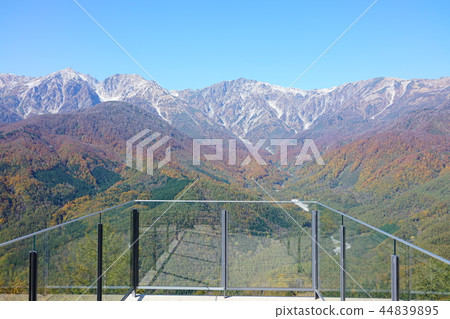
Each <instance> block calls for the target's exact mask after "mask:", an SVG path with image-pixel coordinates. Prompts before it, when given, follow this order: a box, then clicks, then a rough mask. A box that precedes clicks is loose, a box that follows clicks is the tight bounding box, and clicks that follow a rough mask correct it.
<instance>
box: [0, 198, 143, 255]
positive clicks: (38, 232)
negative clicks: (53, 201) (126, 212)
mask: <svg viewBox="0 0 450 319" xmlns="http://www.w3.org/2000/svg"><path fill="white" fill-rule="evenodd" d="M133 202H134V200H131V201H128V202H125V203H122V204H119V205H116V206H113V207H109V208H105V209H103V210H101V211H98V212H95V213H91V214H88V215H85V216H81V217H77V218H74V219H71V220H69V221H67V222H64V223H61V224H58V225H55V226H52V227H49V228H45V229H42V230H38V231H37V232H34V233H31V234H28V235H24V236H21V237H18V238H14V239H11V240H8V241H5V242H4V243H1V244H0V247H3V246H6V245H9V244H12V243H15V242H18V241H21V240H24V239H27V238H30V237H33V236H36V235H39V234H43V233H45V232H48V231H50V230H52V229H56V228H59V227H62V226H66V225H68V224H72V223H74V222H77V221H80V220H82V219H85V218H88V217H91V216H95V215H98V214H101V213H105V212H107V211H109V210H113V209H116V208H119V207H122V206H125V205H127V204H129V203H133Z"/></svg>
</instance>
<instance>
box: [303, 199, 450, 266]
mask: <svg viewBox="0 0 450 319" xmlns="http://www.w3.org/2000/svg"><path fill="white" fill-rule="evenodd" d="M310 203H312V204H317V205H320V206H322V207H324V208H327V209H329V210H331V211H332V212H335V213H337V214H339V215H341V216H344V217H346V218H348V219H350V220H353V221H354V222H356V223H359V224H361V225H364V226H366V227H368V228H370V229H372V230H375V231H376V232H378V233H380V234H383V235H385V236H387V237H390V238H392V239H394V240H396V241H398V242H400V243H402V244H405V245H407V246H409V247H411V248H413V249H416V250H418V251H420V252H422V253H424V254H427V255H428V256H430V257H433V258H435V259H437V260H439V261H442V262H444V263H446V264H447V265H450V260H447V259H445V258H444V257H441V256H439V255H436V254H433V253H432V252H430V251H428V250H425V249H423V248H420V247H419V246H416V245H414V244H411V243H410V242H408V241H406V240H404V239H401V238H399V237H397V236H394V235H391V234H389V233H387V232H385V231H383V230H381V229H379V228H376V227H375V226H372V225H369V224H367V223H365V222H362V221H360V220H359V219H356V218H354V217H352V216H350V215H347V214H345V213H343V212H340V211H338V210H336V209H334V208H331V207H329V206H327V205H325V204H322V203H321V202H317V201H313V202H310Z"/></svg>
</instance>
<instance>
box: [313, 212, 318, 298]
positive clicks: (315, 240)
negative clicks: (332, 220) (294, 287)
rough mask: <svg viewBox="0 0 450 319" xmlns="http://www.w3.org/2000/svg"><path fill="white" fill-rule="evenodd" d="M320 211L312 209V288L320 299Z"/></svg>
mask: <svg viewBox="0 0 450 319" xmlns="http://www.w3.org/2000/svg"><path fill="white" fill-rule="evenodd" d="M318 215H319V212H318V211H317V210H312V211H311V219H312V222H311V235H312V247H311V248H312V249H311V252H312V288H313V290H314V298H315V299H319V295H318V293H317V291H318V290H319V218H318V217H319V216H318Z"/></svg>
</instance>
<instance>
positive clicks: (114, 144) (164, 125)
mask: <svg viewBox="0 0 450 319" xmlns="http://www.w3.org/2000/svg"><path fill="white" fill-rule="evenodd" d="M144 129H150V131H151V132H159V133H161V134H162V135H167V136H169V137H171V139H170V140H169V141H168V142H167V145H168V146H170V147H171V161H170V162H169V163H168V164H167V165H165V166H164V167H162V168H161V169H158V170H155V171H154V175H153V176H152V175H148V174H146V173H145V172H139V171H137V170H136V169H131V168H128V167H126V166H125V145H126V140H127V139H129V138H130V137H132V136H133V135H135V134H136V133H139V132H140V131H142V130H144ZM206 151H207V150H206ZM238 151H239V146H238ZM225 152H226V151H225ZM164 155H165V148H164V147H162V148H160V149H158V150H157V151H156V153H155V158H156V159H159V158H162V157H163V156H164ZM275 171H276V172H275ZM277 172H278V171H277V170H276V169H275V168H274V167H271V166H268V167H263V168H262V169H261V168H259V167H255V166H253V165H249V166H246V167H242V168H241V167H237V166H228V165H226V164H225V163H223V162H202V164H201V165H199V166H193V165H192V139H191V138H190V137H189V136H187V135H186V134H184V133H182V132H181V131H179V130H177V129H176V128H174V127H173V126H172V125H170V124H169V123H168V122H167V121H165V120H163V119H161V118H160V117H158V116H157V115H155V114H153V113H150V112H147V111H145V110H142V109H139V108H137V107H135V106H132V105H131V104H128V103H124V102H105V103H100V104H98V105H96V106H94V107H92V108H87V109H84V110H81V111H79V112H75V113H61V114H46V115H40V116H33V117H30V118H28V119H26V120H23V121H20V122H15V123H10V124H3V125H0V241H3V240H7V239H11V238H14V237H17V236H18V235H23V234H26V233H29V232H32V231H36V230H39V229H42V228H45V227H48V226H49V225H51V224H54V223H59V222H61V221H63V220H68V219H71V218H74V217H76V216H80V215H83V214H86V213H88V212H94V211H97V210H100V209H104V208H107V207H110V206H114V205H116V204H119V203H122V202H125V201H129V200H134V199H138V198H141V199H149V198H157V199H164V198H165V199H173V197H174V196H175V195H177V194H178V193H179V192H181V191H182V190H183V189H184V188H185V187H186V186H187V185H188V184H190V183H192V182H193V181H194V180H196V179H197V178H200V182H199V183H200V184H199V185H203V186H202V187H205V190H198V189H195V192H197V193H199V194H204V196H211V198H219V197H221V198H248V197H249V196H255V194H253V192H252V191H251V190H248V189H247V190H246V189H244V185H245V179H246V178H248V177H252V176H254V177H257V176H259V175H258V174H261V175H263V176H266V175H271V176H272V178H278V179H279V178H280V177H279V173H277ZM277 176H278V177H277ZM192 191H194V190H192ZM252 218H253V217H252ZM252 218H250V220H251V219H252Z"/></svg>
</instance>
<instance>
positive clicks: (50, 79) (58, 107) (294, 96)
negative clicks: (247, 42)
mask: <svg viewBox="0 0 450 319" xmlns="http://www.w3.org/2000/svg"><path fill="white" fill-rule="evenodd" d="M449 94H450V78H440V79H436V80H421V79H417V80H401V79H395V78H376V79H371V80H366V81H358V82H354V83H347V84H343V85H340V86H337V87H333V88H329V89H317V90H310V91H305V90H301V89H296V88H283V87H280V86H277V85H272V84H268V83H262V82H257V81H253V80H246V79H238V80H234V81H225V82H221V83H217V84H214V85H212V86H210V87H207V88H204V89H200V90H182V91H171V92H168V91H167V90H166V89H164V88H162V87H160V86H159V85H158V84H157V83H155V82H153V81H147V80H145V79H143V78H142V77H140V76H138V75H120V74H118V75H114V76H111V77H109V78H107V79H105V80H104V81H103V82H99V81H97V80H96V79H94V78H92V77H91V76H89V75H86V74H81V73H78V72H75V71H74V70H72V69H69V68H68V69H64V70H61V71H58V72H55V73H52V74H49V75H47V76H45V77H38V78H31V77H24V76H15V75H11V74H0V109H1V110H2V111H3V112H2V115H1V116H0V121H2V122H14V121H17V120H20V119H23V118H28V117H30V116H32V115H36V114H46V113H61V112H72V111H74V110H79V109H84V108H89V107H92V106H93V105H95V104H98V103H100V102H101V101H103V102H104V101H123V102H128V103H131V104H133V105H135V106H137V107H140V108H143V109H145V110H147V111H149V112H151V113H154V114H156V115H158V116H159V117H161V118H162V119H164V120H166V121H168V122H169V123H170V124H172V125H173V126H175V127H177V128H178V129H179V130H181V131H182V132H184V133H186V134H188V135H191V136H196V137H200V136H213V135H215V137H217V136H224V135H228V136H229V135H232V136H239V137H240V138H251V139H256V138H260V137H265V138H267V137H290V136H293V135H295V134H302V133H304V132H308V131H310V130H312V129H314V128H316V130H317V129H318V130H321V129H323V127H324V126H326V127H327V129H330V128H334V129H335V131H336V132H337V131H339V130H341V129H342V128H345V131H348V132H349V133H352V132H353V131H352V129H354V131H355V132H362V131H365V129H366V128H374V127H375V128H376V127H379V126H380V125H382V124H384V123H388V122H390V121H392V120H394V119H396V118H399V117H401V116H404V115H405V114H406V113H409V112H412V111H417V110H420V109H422V108H424V107H430V106H432V107H440V106H443V105H444V106H447V107H449V105H450V103H449V101H450V98H449Z"/></svg>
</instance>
